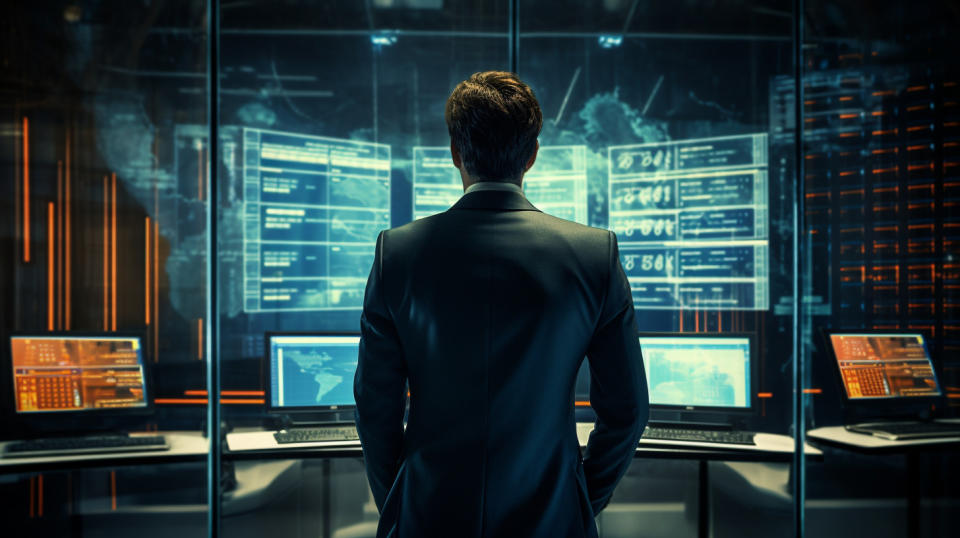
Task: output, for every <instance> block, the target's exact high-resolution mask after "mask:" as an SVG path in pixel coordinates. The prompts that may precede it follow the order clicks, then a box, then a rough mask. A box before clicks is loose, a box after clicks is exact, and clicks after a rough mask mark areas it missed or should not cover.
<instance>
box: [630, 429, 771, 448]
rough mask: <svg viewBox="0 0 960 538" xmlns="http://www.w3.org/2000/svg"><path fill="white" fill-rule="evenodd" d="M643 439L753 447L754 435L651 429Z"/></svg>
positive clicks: (724, 431)
mask: <svg viewBox="0 0 960 538" xmlns="http://www.w3.org/2000/svg"><path fill="white" fill-rule="evenodd" d="M642 439H648V440H657V441H694V442H698V443H723V444H731V445H753V444H756V443H754V442H753V433H751V432H742V431H732V430H700V429H691V428H662V427H655V428H651V427H649V426H647V429H645V430H644V431H643V437H642Z"/></svg>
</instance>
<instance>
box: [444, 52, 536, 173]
mask: <svg viewBox="0 0 960 538" xmlns="http://www.w3.org/2000/svg"><path fill="white" fill-rule="evenodd" d="M444 116H445V118H446V120H447V129H448V130H449V131H450V140H451V142H452V143H453V146H454V147H455V148H456V149H457V152H458V153H459V154H460V159H461V161H462V162H463V166H464V167H465V168H466V169H467V173H469V174H470V175H471V176H473V177H474V178H476V179H477V180H480V181H514V180H517V179H519V178H520V176H521V175H522V174H523V171H524V170H523V169H524V167H525V166H526V164H527V161H529V160H530V157H531V156H533V152H534V149H535V148H536V145H537V136H539V135H540V128H541V127H542V126H543V114H542V113H541V112H540V104H539V103H537V98H536V96H535V95H534V94H533V90H531V89H530V86H527V85H526V84H524V83H523V81H521V80H520V78H519V77H517V75H515V74H513V73H508V72H506V71H483V72H481V73H474V74H473V75H471V76H470V78H468V79H467V80H464V81H463V82H461V83H460V84H457V87H456V88H454V89H453V93H451V94H450V97H449V98H448V99H447V107H446V110H445V113H444Z"/></svg>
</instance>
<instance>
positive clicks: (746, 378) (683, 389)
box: [640, 336, 750, 409]
mask: <svg viewBox="0 0 960 538" xmlns="http://www.w3.org/2000/svg"><path fill="white" fill-rule="evenodd" d="M640 349H641V351H642V353H643V365H644V368H645V369H646V374H647V386H648V387H649V391H650V403H651V404H653V405H667V406H681V407H690V408H696V407H729V408H740V409H745V408H749V407H750V339H749V338H747V337H738V336H641V337H640Z"/></svg>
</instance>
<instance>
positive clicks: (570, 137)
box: [518, 0, 795, 536]
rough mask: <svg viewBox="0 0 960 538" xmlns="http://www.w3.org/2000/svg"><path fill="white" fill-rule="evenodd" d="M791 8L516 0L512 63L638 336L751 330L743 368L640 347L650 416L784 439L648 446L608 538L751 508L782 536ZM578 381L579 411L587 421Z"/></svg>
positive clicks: (711, 521)
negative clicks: (773, 453) (620, 276)
mask: <svg viewBox="0 0 960 538" xmlns="http://www.w3.org/2000/svg"><path fill="white" fill-rule="evenodd" d="M790 9H791V7H790V3H789V2H748V3H746V4H737V5H736V6H733V5H731V4H729V3H716V2H685V3H679V4H678V3H653V4H649V3H640V2H630V1H626V0H624V1H618V0H609V1H605V2H602V3H600V2H598V3H584V2H575V1H566V2H564V1H561V2H559V3H558V2H555V1H552V2H540V1H524V2H521V3H520V15H519V28H520V35H519V42H520V44H519V66H518V70H519V74H520V76H521V77H522V78H524V79H525V80H526V81H528V82H529V83H530V84H531V86H532V87H533V88H534V89H535V91H536V92H537V96H538V98H539V100H540V103H541V105H542V107H543V110H544V118H545V122H544V129H543V132H542V134H541V137H540V144H541V147H542V148H550V147H563V148H578V151H580V154H581V155H583V159H584V165H583V169H584V170H585V175H586V178H585V179H586V185H587V197H586V200H584V202H585V209H586V212H587V221H588V222H589V224H590V225H593V226H598V227H602V228H609V229H611V230H613V231H614V232H616V234H617V237H618V241H619V245H620V254H621V258H622V262H623V265H624V268H625V270H626V272H627V275H628V278H629V280H630V282H631V287H632V288H633V291H634V305H635V307H636V309H637V324H638V329H639V330H640V331H641V332H645V333H647V332H671V333H714V334H715V335H716V336H718V337H722V338H727V339H729V338H734V337H736V333H745V334H746V335H748V337H749V338H750V339H751V345H752V354H751V355H749V358H750V360H749V361H744V360H743V358H744V354H743V353H742V352H741V353H740V354H739V355H729V354H728V355H724V352H722V351H720V350H719V349H717V350H715V351H714V352H712V353H713V354H712V355H710V354H706V353H705V354H702V355H700V354H698V355H697V356H696V359H695V360H692V361H691V360H690V359H689V357H690V355H689V354H685V353H684V352H683V351H682V349H680V348H678V346H679V345H680V344H681V343H680V342H677V341H660V342H659V343H657V342H656V341H654V340H650V343H649V344H645V346H644V356H645V357H644V358H645V361H646V362H647V371H648V378H649V380H650V390H651V399H652V402H653V403H654V407H653V410H652V412H651V419H652V420H654V421H658V422H663V423H667V425H670V426H674V427H684V428H693V429H697V428H702V427H703V426H704V423H712V424H713V425H717V424H723V425H725V426H728V427H731V428H732V429H733V430H734V431H744V432H761V433H760V434H758V435H757V436H756V437H755V441H756V442H757V443H758V445H764V443H768V442H774V443H782V445H781V446H782V447H784V451H783V452H780V453H779V455H778V456H777V458H775V459H779V461H776V462H762V461H763V460H764V459H765V458H766V457H765V456H757V455H756V453H755V452H753V453H752V454H753V455H748V456H746V457H745V458H744V459H746V460H748V461H742V462H737V463H734V462H727V461H724V460H725V459H729V458H724V457H714V456H715V455H713V456H704V457H702V458H701V457H697V456H695V455H692V454H687V455H686V456H680V457H679V458H680V460H681V461H670V462H656V461H652V460H647V459H644V458H662V457H664V456H663V451H662V450H661V451H659V452H657V451H656V450H655V449H650V450H649V451H647V452H642V453H641V454H638V459H637V460H636V462H635V463H634V465H633V467H632V468H631V471H630V473H629V474H628V476H627V478H626V479H625V481H624V482H623V483H622V484H621V485H620V486H619V488H618V490H617V492H616V493H615V494H614V497H613V501H612V502H611V504H610V506H609V507H608V508H606V509H605V510H604V511H603V512H602V513H601V514H600V516H599V518H598V522H599V525H600V530H601V535H602V536H634V535H636V534H637V532H638V529H644V530H643V532H644V533H645V534H644V535H650V536H693V535H697V533H698V532H699V533H703V532H708V531H709V532H712V533H713V535H714V536H725V535H728V534H729V535H733V534H734V533H735V534H736V535H742V534H743V533H744V532H747V529H744V527H743V524H742V523H743V522H742V520H740V519H739V518H738V517H735V516H732V514H741V513H743V512H744V511H745V510H751V509H752V508H754V507H756V506H758V505H762V506H764V508H765V511H764V515H763V516H759V515H758V517H757V518H756V521H755V524H754V525H752V527H754V528H752V529H750V530H749V532H750V533H751V535H753V534H756V535H761V534H762V535H777V536H780V535H789V534H790V533H791V532H792V517H791V516H792V506H793V505H792V502H793V499H792V495H791V484H792V482H791V479H790V464H789V462H790V458H791V447H792V443H793V440H792V438H791V437H789V436H790V435H791V432H792V424H791V410H792V405H793V398H792V394H793V388H792V377H791V368H792V362H791V361H792V349H791V341H792V335H793V323H794V320H793V316H792V305H793V302H794V300H793V299H794V298H793V291H792V290H793V275H794V271H793V270H792V264H793V256H792V249H793V245H794V243H793V226H792V218H793V209H794V203H795V200H794V194H793V192H794V186H795V183H794V174H795V169H794V159H793V151H794V144H793V133H794V131H793V115H792V114H793V108H792V101H791V100H790V97H789V95H790V93H791V92H792V88H793V82H792V73H793V61H792V53H793V48H792V41H791V31H792V26H791V17H790ZM547 13H549V16H544V14H547ZM557 179H559V178H557ZM717 342H726V344H723V345H727V344H730V340H725V341H715V342H713V344H716V343H717ZM731 356H735V357H739V358H735V359H733V360H732V361H731V359H730V358H729V357H731ZM725 357H727V358H725ZM704 361H706V362H704ZM705 372H713V374H706V373H705ZM587 378H588V375H587V373H586V371H584V372H582V374H581V381H580V383H578V389H577V391H578V394H577V396H578V398H577V400H578V401H577V403H578V406H579V408H578V416H579V417H580V419H581V420H584V421H588V422H589V421H592V420H593V419H592V416H591V415H590V412H589V410H588V407H587V406H588V405H589V402H588V401H587V400H588V397H589V392H588V387H589V384H588V381H587ZM718 379H719V381H717V380H718ZM705 386H709V387H711V388H710V389H704V388H703V387H705ZM642 446H647V445H642ZM683 460H685V461H683ZM706 460H716V461H714V462H711V463H709V464H708V463H705V461H706ZM664 469H670V471H664ZM654 482H655V483H656V484H658V485H657V487H656V488H649V487H648V484H649V483H654ZM641 484H643V486H641ZM654 491H655V492H654ZM703 503H706V506H704V505H703ZM751 513H756V512H751ZM711 514H712V515H711ZM768 516H769V517H768ZM656 521H661V522H662V521H672V522H675V523H676V524H672V525H660V524H656V523H654V522H656ZM700 535H701V536H704V535H705V534H700Z"/></svg>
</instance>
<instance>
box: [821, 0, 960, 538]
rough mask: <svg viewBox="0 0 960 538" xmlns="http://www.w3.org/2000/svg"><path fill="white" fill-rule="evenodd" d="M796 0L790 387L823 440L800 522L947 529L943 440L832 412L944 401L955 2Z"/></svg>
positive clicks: (952, 326) (957, 134)
mask: <svg viewBox="0 0 960 538" xmlns="http://www.w3.org/2000/svg"><path fill="white" fill-rule="evenodd" d="M806 5H807V9H806V13H807V16H808V21H807V31H806V34H805V36H804V38H805V44H804V50H805V53H806V54H805V69H806V74H805V76H804V79H803V84H804V92H805V95H804V126H805V129H804V148H803V150H804V162H805V165H806V173H805V177H806V181H805V184H804V190H805V200H806V216H807V226H806V233H805V234H804V235H805V237H804V249H805V251H806V254H805V258H806V260H807V263H806V269H805V274H806V276H807V278H808V283H807V288H808V291H806V292H805V295H806V300H805V301H804V304H805V306H806V307H807V309H808V314H809V316H810V318H811V319H812V323H811V326H810V327H809V328H808V331H807V338H808V352H809V353H808V354H807V356H806V357H805V360H806V361H808V365H809V366H808V371H809V372H810V378H809V380H808V383H809V384H808V385H807V386H808V389H807V390H806V391H805V392H806V393H807V394H806V395H805V398H806V400H807V401H806V405H807V407H808V409H809V410H810V412H809V414H808V422H809V424H808V428H809V431H808V438H809V439H810V440H811V441H812V442H815V443H817V444H819V445H821V446H822V447H823V448H824V452H825V455H824V458H823V460H822V462H816V461H812V462H811V464H810V466H809V480H808V486H807V496H808V497H807V501H806V522H807V531H808V535H810V536H845V535H851V534H856V535H867V534H869V535H870V536H949V535H952V534H954V533H955V532H954V531H951V530H950V529H955V528H956V525H957V523H958V522H960V519H958V516H957V514H960V511H958V510H957V503H958V497H960V495H958V493H960V490H958V489H957V484H956V482H955V481H953V480H949V479H948V478H947V477H951V476H956V475H957V459H956V457H955V455H956V443H954V444H953V445H952V446H945V445H944V444H943V442H942V441H936V440H934V441H929V440H928V441H926V442H925V443H927V444H925V445H921V446H917V442H916V441H912V442H911V441H903V440H901V441H890V440H887V439H884V438H882V437H878V436H874V435H870V434H857V433H851V432H847V431H844V429H843V425H844V424H846V425H855V424H860V423H863V422H874V423H876V422H879V423H889V422H890V421H896V420H920V419H924V418H931V417H932V418H945V417H956V415H957V407H956V402H957V401H958V400H956V397H957V396H958V390H960V389H958V388H957V386H958V372H960V363H958V362H957V360H956V357H957V350H958V349H960V338H958V334H960V333H958V326H960V310H958V308H957V306H956V303H955V302H954V301H956V297H957V293H956V290H957V288H958V286H957V279H958V273H957V271H956V265H955V261H954V260H955V259H956V258H957V256H958V254H960V248H958V243H957V242H956V232H955V230H956V226H957V223H956V219H957V215H958V212H957V210H956V205H957V204H958V196H960V194H958V191H957V190H956V186H957V185H958V182H957V178H958V177H960V167H958V163H960V160H958V159H960V152H958V147H960V145H958V144H960V142H958V140H960V108H958V102H960V63H958V61H957V58H956V55H955V54H954V53H953V51H955V50H957V48H958V45H960V41H958V39H957V37H956V32H955V31H954V28H956V24H957V22H958V12H957V10H956V7H955V6H953V5H948V4H942V3H934V2H931V3H925V2H921V3H913V4H905V3H900V2H880V3H876V4H874V5H872V6H871V9H870V16H869V22H868V21H867V19H865V18H864V17H863V14H864V12H863V11H862V6H861V5H859V4H856V3H854V2H846V1H824V0H816V1H808V2H806ZM827 329H829V330H832V331H847V336H843V335H833V336H828V335H827V334H826V333H824V332H822V331H823V330H827ZM863 331H871V332H873V333H874V334H878V333H879V334H883V333H886V334H888V335H889V334H890V333H892V332H895V331H909V332H913V333H914V334H913V335H912V336H909V337H904V336H897V335H890V336H874V337H873V338H869V339H867V338H864V337H862V336H861V337H859V338H856V337H854V336H852V335H851V333H854V334H855V333H857V332H860V333H862V332H863ZM919 338H922V342H923V343H924V344H925V346H920V345H919V344H920V342H921V340H920V339H919ZM924 347H925V349H924ZM928 357H929V359H928ZM930 361H932V368H931V362H930ZM937 393H939V396H938V397H935V398H934V397H931V396H934V395H936V394H937ZM887 426H888V424H887ZM887 426H883V428H880V429H885V428H886V427H887ZM920 443H924V442H923V441H920Z"/></svg>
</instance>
